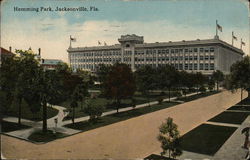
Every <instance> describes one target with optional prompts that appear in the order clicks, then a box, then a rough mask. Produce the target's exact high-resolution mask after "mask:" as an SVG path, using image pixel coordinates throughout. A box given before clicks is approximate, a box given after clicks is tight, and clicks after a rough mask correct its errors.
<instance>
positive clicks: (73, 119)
mask: <svg viewBox="0 0 250 160" xmlns="http://www.w3.org/2000/svg"><path fill="white" fill-rule="evenodd" d="M72 122H73V124H75V107H73V113H72Z"/></svg>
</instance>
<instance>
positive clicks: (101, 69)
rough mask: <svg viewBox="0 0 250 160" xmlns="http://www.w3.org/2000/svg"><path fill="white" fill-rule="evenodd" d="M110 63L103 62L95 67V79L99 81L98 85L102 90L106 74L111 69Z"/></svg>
mask: <svg viewBox="0 0 250 160" xmlns="http://www.w3.org/2000/svg"><path fill="white" fill-rule="evenodd" d="M111 68H112V67H111V65H105V64H100V65H99V66H98V67H97V71H96V75H97V80H98V81H99V82H100V86H101V89H102V91H103V90H104V87H105V86H104V85H105V83H106V81H107V78H108V74H109V73H110V71H111Z"/></svg>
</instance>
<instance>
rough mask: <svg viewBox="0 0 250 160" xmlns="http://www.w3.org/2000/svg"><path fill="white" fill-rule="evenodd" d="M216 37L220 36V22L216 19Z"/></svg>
mask: <svg viewBox="0 0 250 160" xmlns="http://www.w3.org/2000/svg"><path fill="white" fill-rule="evenodd" d="M215 28H216V37H217V36H218V21H217V19H216V27H215Z"/></svg>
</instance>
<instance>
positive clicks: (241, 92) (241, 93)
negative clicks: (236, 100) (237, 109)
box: [240, 88, 243, 103]
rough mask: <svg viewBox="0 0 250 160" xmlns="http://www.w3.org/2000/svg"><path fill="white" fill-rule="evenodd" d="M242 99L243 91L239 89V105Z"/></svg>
mask: <svg viewBox="0 0 250 160" xmlns="http://www.w3.org/2000/svg"><path fill="white" fill-rule="evenodd" d="M242 97H243V89H242V88H241V89H240V103H241V102H242Z"/></svg>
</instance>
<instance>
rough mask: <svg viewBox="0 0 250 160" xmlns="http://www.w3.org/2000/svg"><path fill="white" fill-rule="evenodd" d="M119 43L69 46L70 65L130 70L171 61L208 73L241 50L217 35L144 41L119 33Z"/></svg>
mask: <svg viewBox="0 0 250 160" xmlns="http://www.w3.org/2000/svg"><path fill="white" fill-rule="evenodd" d="M118 41H119V42H120V44H116V45H110V46H95V47H77V48H69V49H68V50H67V51H68V56H69V63H70V66H71V67H72V68H73V69H74V70H76V69H84V70H90V71H96V69H97V66H98V65H99V64H114V63H116V62H121V63H126V64H128V65H129V66H130V67H131V69H132V70H133V71H135V70H136V69H137V68H139V67H141V66H144V65H151V66H154V67H157V66H161V65H166V64H169V65H172V66H174V67H175V68H176V69H178V70H185V71H188V72H202V73H203V74H206V75H210V74H212V73H213V71H215V70H221V71H222V72H224V73H225V74H228V73H229V72H230V66H231V65H232V64H233V63H234V62H236V61H238V60H241V59H242V57H243V55H244V52H243V51H242V50H241V49H238V48H236V47H234V46H232V45H230V44H228V43H226V42H224V41H222V40H220V39H219V38H218V37H215V38H214V39H206V40H200V39H197V40H193V41H184V40H183V41H178V42H171V41H169V42H156V43H144V40H143V36H137V35H134V34H132V35H123V36H121V37H120V38H119V39H118Z"/></svg>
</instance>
